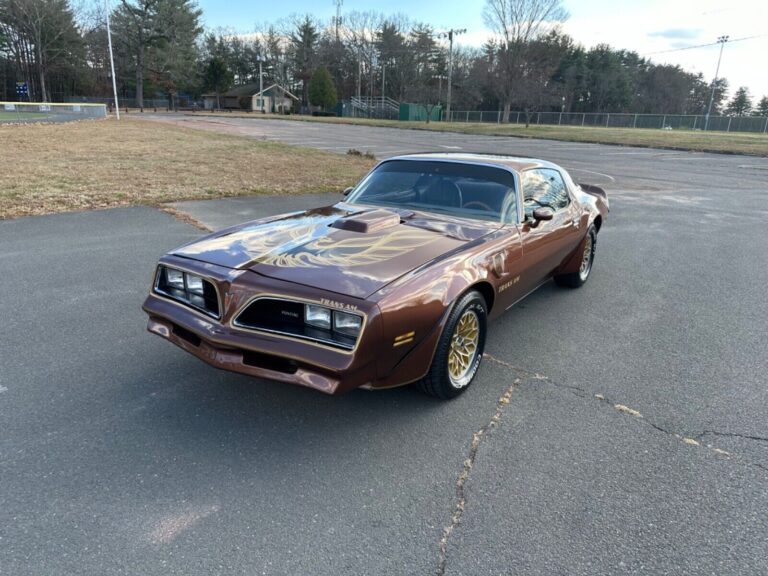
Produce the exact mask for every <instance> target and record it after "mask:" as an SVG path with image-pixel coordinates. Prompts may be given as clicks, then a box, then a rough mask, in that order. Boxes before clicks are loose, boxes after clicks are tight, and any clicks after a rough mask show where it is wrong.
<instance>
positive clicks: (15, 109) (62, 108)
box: [0, 102, 107, 124]
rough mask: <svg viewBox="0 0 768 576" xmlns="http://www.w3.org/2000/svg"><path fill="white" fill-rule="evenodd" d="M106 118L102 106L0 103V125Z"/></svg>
mask: <svg viewBox="0 0 768 576" xmlns="http://www.w3.org/2000/svg"><path fill="white" fill-rule="evenodd" d="M106 117H107V107H106V106H105V105H104V104H50V103H38V102H29V103H28V102H0V124H27V123H32V122H71V121H72V120H83V119H85V118H106Z"/></svg>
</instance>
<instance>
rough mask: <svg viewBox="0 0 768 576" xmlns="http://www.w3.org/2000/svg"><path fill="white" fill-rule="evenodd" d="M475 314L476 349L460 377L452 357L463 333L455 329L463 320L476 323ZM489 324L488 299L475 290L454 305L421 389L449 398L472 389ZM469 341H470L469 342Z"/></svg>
mask: <svg viewBox="0 0 768 576" xmlns="http://www.w3.org/2000/svg"><path fill="white" fill-rule="evenodd" d="M465 314H466V316H465ZM472 316H474V318H475V319H476V320H477V342H476V348H475V350H474V352H473V355H471V356H470V360H469V361H468V362H467V365H468V367H467V368H466V373H465V374H463V375H461V377H458V378H456V377H454V375H452V373H451V371H450V370H449V357H450V356H451V353H452V351H453V350H454V348H452V343H453V342H454V336H456V337H457V338H460V335H459V334H454V332H456V328H457V326H458V325H459V322H460V321H462V322H467V323H469V324H471V323H472V322H473V320H472ZM487 325H488V310H487V304H486V302H485V298H483V296H482V295H481V294H480V293H479V292H476V291H474V290H472V291H470V292H467V293H466V294H464V295H463V296H462V297H461V298H460V299H459V300H458V301H457V302H456V304H455V305H454V306H453V309H452V310H451V313H450V315H449V316H448V321H447V322H446V323H445V326H444V327H443V333H442V334H441V335H440V340H439V341H438V343H437V349H436V350H435V356H434V358H433V359H432V365H431V366H430V368H429V372H428V373H427V375H426V376H425V377H424V378H422V379H421V380H420V381H419V383H418V386H419V389H420V390H421V391H422V392H424V393H426V394H429V395H430V396H435V397H436V398H442V399H443V400H449V399H451V398H455V397H456V396H458V395H459V394H461V393H462V392H464V390H466V389H467V388H469V385H470V384H471V383H472V380H474V378H475V374H476V373H477V369H478V368H479V367H480V362H481V361H482V359H483V350H484V349H485V333H486V327H487ZM462 342H463V340H462ZM467 343H470V342H469V341H467ZM470 344H471V343H470ZM463 349H464V350H466V348H463ZM453 358H454V359H455V358H456V356H455V355H454V356H453Z"/></svg>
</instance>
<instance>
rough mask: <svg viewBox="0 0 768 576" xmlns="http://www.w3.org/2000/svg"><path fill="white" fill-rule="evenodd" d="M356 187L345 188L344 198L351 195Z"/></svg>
mask: <svg viewBox="0 0 768 576" xmlns="http://www.w3.org/2000/svg"><path fill="white" fill-rule="evenodd" d="M354 189H355V188H354V186H350V187H349V188H344V191H343V192H342V193H341V195H342V196H349V193H350V192H352V190H354Z"/></svg>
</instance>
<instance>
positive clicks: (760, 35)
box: [641, 34, 768, 56]
mask: <svg viewBox="0 0 768 576" xmlns="http://www.w3.org/2000/svg"><path fill="white" fill-rule="evenodd" d="M765 36H768V34H756V35H755V36H744V37H743V38H734V39H733V40H728V42H729V43H730V42H742V41H744V40H752V39H753V38H763V37H765ZM718 44H720V42H710V43H708V44H697V45H696V46H684V47H683V48H673V49H671V50H659V51H658V52H645V53H644V54H641V56H653V55H654V54H669V53H670V52H682V51H683V50H693V49H695V48H706V47H707V46H717V45H718Z"/></svg>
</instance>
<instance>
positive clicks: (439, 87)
mask: <svg viewBox="0 0 768 576" xmlns="http://www.w3.org/2000/svg"><path fill="white" fill-rule="evenodd" d="M432 78H437V105H438V106H439V105H440V102H441V101H442V99H443V80H447V79H448V76H445V75H444V74H436V75H435V76H432Z"/></svg>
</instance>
